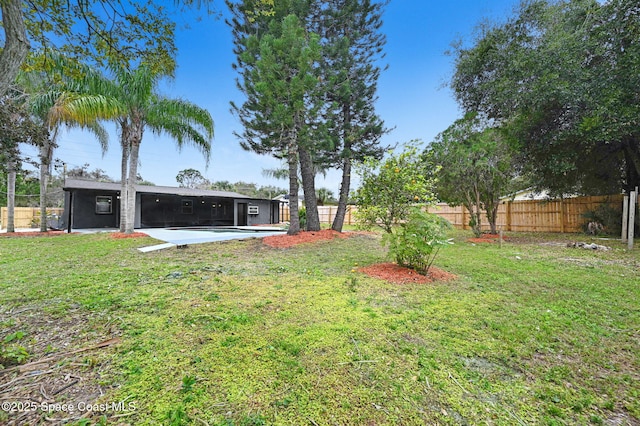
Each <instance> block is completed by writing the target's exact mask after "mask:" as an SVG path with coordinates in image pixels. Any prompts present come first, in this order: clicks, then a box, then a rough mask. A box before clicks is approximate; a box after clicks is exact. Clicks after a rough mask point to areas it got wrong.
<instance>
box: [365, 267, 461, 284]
mask: <svg viewBox="0 0 640 426" xmlns="http://www.w3.org/2000/svg"><path fill="white" fill-rule="evenodd" d="M358 271H359V272H362V273H364V274H367V275H369V276H370V277H374V278H380V279H382V280H386V281H389V282H392V283H394V284H412V283H413V284H428V283H432V282H435V281H449V280H454V279H456V278H457V276H456V275H454V274H451V273H449V272H447V271H443V270H442V269H440V268H436V267H435V266H432V267H431V268H429V275H421V274H419V273H417V272H416V271H414V270H413V269H409V268H405V267H403V266H400V265H397V264H395V263H377V264H375V265H370V266H366V267H363V268H359V269H358Z"/></svg>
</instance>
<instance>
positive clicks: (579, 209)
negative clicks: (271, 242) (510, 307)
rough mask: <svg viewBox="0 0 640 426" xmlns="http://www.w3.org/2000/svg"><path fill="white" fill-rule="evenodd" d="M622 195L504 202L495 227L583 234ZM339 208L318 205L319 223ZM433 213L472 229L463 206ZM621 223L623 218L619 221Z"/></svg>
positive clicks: (349, 219) (284, 214)
mask: <svg viewBox="0 0 640 426" xmlns="http://www.w3.org/2000/svg"><path fill="white" fill-rule="evenodd" d="M622 200H623V196H622V195H621V194H620V195H606V196H594V197H576V198H567V199H564V200H551V201H549V200H525V201H504V202H503V203H502V204H501V205H500V207H499V208H498V216H497V220H496V225H497V227H498V230H500V229H502V230H503V231H514V232H582V231H583V228H582V226H583V224H584V223H585V222H586V219H585V218H584V216H583V215H584V214H585V213H587V212H589V211H593V210H596V209H597V208H598V206H600V205H602V204H607V205H610V206H611V207H613V208H615V209H617V210H622ZM337 209H338V208H337V207H336V206H319V207H318V214H319V215H320V223H329V224H330V223H332V222H333V218H334V217H335V215H336V211H337ZM356 210H357V207H356V206H349V209H348V210H347V215H346V217H345V221H344V223H345V224H348V225H353V224H355V223H356V222H355V218H354V217H353V215H352V213H353V212H354V211H356ZM429 211H430V212H431V213H435V214H437V215H438V216H441V217H444V218H445V219H447V220H448V221H449V222H451V224H452V225H453V226H455V227H456V228H459V229H471V227H470V226H469V213H468V212H467V210H466V209H465V208H464V207H462V206H458V207H451V206H449V205H447V204H446V203H439V204H437V205H436V206H434V207H431V208H429ZM280 216H281V219H282V221H283V222H286V221H288V220H289V207H288V206H286V205H284V206H283V207H282V209H281V214H280ZM620 220H622V218H620ZM482 229H483V230H485V231H488V230H489V224H488V223H487V218H486V216H485V214H484V212H482Z"/></svg>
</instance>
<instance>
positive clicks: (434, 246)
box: [383, 208, 452, 275]
mask: <svg viewBox="0 0 640 426" xmlns="http://www.w3.org/2000/svg"><path fill="white" fill-rule="evenodd" d="M450 229H452V226H451V224H450V223H449V222H448V221H447V220H445V219H443V218H441V217H440V216H437V215H435V214H433V213H427V212H425V211H423V210H422V209H420V208H413V209H412V210H411V213H410V214H409V218H408V220H407V221H406V222H405V223H402V224H400V225H399V226H397V227H395V228H394V229H393V232H391V233H387V234H385V235H384V236H383V242H384V244H386V245H388V246H389V252H390V253H391V255H392V256H393V257H394V258H395V260H396V262H397V263H398V265H401V266H406V267H408V268H411V269H415V270H416V271H417V272H418V273H420V274H424V275H427V274H428V273H429V268H430V267H431V265H432V264H433V261H434V260H435V258H436V256H437V255H438V252H439V251H440V248H441V247H443V246H445V245H447V244H450V243H451V240H450V239H448V238H447V231H449V230H450Z"/></svg>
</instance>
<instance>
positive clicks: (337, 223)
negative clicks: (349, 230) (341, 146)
mask: <svg viewBox="0 0 640 426" xmlns="http://www.w3.org/2000/svg"><path fill="white" fill-rule="evenodd" d="M350 190H351V158H345V159H344V160H343V161H342V183H341V184H340V197H339V198H338V211H336V217H335V218H334V219H333V224H332V225H331V229H333V230H334V231H338V232H342V227H343V226H344V218H345V216H346V214H347V203H348V202H349V191H350Z"/></svg>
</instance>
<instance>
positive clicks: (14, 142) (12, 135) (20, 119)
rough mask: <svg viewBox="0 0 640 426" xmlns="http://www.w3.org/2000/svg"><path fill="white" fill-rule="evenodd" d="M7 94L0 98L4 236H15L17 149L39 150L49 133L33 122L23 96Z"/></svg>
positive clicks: (18, 155)
mask: <svg viewBox="0 0 640 426" xmlns="http://www.w3.org/2000/svg"><path fill="white" fill-rule="evenodd" d="M9 93H10V94H11V95H12V96H7V95H6V94H5V96H2V97H0V163H2V164H4V165H5V167H6V169H5V170H6V175H7V187H6V188H7V191H6V193H7V212H8V214H7V216H8V217H7V232H15V224H14V212H15V210H14V208H15V190H16V173H17V171H18V169H19V168H20V165H21V158H20V149H19V145H20V144H21V143H28V144H31V145H34V146H41V145H42V144H43V143H44V141H46V140H47V138H48V133H47V132H46V131H45V130H44V129H43V128H42V126H40V125H38V123H36V122H34V121H33V117H32V116H31V114H30V113H29V111H28V109H27V107H26V105H25V103H24V102H23V98H24V97H23V96H22V94H16V93H11V92H9Z"/></svg>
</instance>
